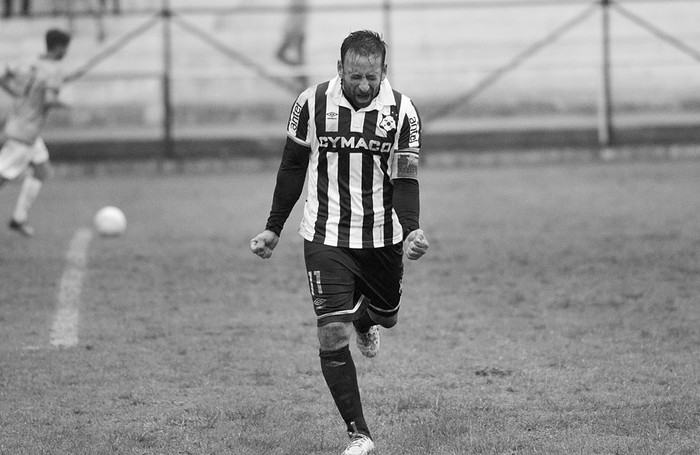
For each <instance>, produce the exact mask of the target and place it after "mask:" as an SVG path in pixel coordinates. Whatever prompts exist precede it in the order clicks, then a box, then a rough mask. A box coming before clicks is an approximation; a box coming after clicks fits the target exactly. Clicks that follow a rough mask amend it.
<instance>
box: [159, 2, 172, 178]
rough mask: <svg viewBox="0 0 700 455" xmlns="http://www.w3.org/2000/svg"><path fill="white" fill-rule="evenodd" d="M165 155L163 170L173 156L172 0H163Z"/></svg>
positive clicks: (161, 166)
mask: <svg viewBox="0 0 700 455" xmlns="http://www.w3.org/2000/svg"><path fill="white" fill-rule="evenodd" d="M161 14H162V16H163V75H162V84H163V86H162V89H163V100H162V101H163V156H162V158H161V160H160V162H161V165H160V168H161V170H162V168H163V165H162V162H163V160H164V159H171V158H173V135H172V117H173V109H172V99H171V93H170V82H171V72H172V47H173V46H172V34H171V16H172V11H171V9H170V0H163V10H162V13H161Z"/></svg>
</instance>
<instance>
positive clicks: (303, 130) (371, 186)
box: [287, 77, 421, 248]
mask: <svg viewBox="0 0 700 455" xmlns="http://www.w3.org/2000/svg"><path fill="white" fill-rule="evenodd" d="M287 135H288V136H289V137H290V138H291V139H292V140H294V141H296V142H297V143H299V144H301V145H304V146H307V147H309V148H310V149H311V152H310V153H311V155H310V159H309V166H308V170H307V199H306V204H305V206H304V216H303V219H302V222H301V226H300V227H299V233H300V234H301V236H302V237H304V238H305V239H306V240H309V241H313V242H318V243H323V244H326V245H330V246H338V247H347V248H379V247H383V246H388V245H393V244H396V243H399V242H400V241H401V240H402V238H403V234H402V228H401V224H400V223H399V219H398V217H397V215H396V213H395V211H394V209H393V204H392V194H393V193H392V189H393V184H392V179H394V178H417V169H418V157H419V154H420V147H421V122H420V118H419V116H418V112H417V110H416V108H415V106H414V105H413V102H412V101H411V100H410V98H408V97H407V96H405V95H402V94H401V93H399V92H397V91H395V90H393V89H392V88H391V85H390V84H389V82H388V81H387V80H386V79H385V80H384V81H383V82H382V83H381V87H380V90H379V94H378V95H377V97H376V98H375V99H374V100H373V101H372V103H371V104H370V105H369V106H367V107H365V108H362V109H360V110H358V111H356V110H355V109H354V108H353V107H352V106H351V105H350V103H349V102H348V101H347V99H346V98H345V97H344V96H343V94H342V88H341V80H340V78H339V77H336V78H334V79H332V80H330V81H327V82H324V83H322V84H319V85H316V86H313V87H310V88H308V89H307V90H306V91H304V92H303V93H302V94H301V95H299V97H298V98H297V100H296V102H295V103H294V106H293V108H292V111H291V113H290V116H289V122H288V125H287Z"/></svg>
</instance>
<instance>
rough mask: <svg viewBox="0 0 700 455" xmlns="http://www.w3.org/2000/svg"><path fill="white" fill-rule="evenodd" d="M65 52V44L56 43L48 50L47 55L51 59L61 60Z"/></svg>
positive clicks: (66, 47) (66, 50)
mask: <svg viewBox="0 0 700 455" xmlns="http://www.w3.org/2000/svg"><path fill="white" fill-rule="evenodd" d="M67 52H68V46H67V45H64V44H58V45H56V46H54V47H52V48H51V50H50V51H49V52H48V56H49V57H50V58H51V59H52V60H63V57H65V56H66V53H67Z"/></svg>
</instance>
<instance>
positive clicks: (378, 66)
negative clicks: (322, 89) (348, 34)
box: [338, 52, 386, 109]
mask: <svg viewBox="0 0 700 455" xmlns="http://www.w3.org/2000/svg"><path fill="white" fill-rule="evenodd" d="M338 75H339V76H340V79H341V80H342V82H343V93H344V94H345V97H346V98H347V99H348V101H350V103H351V104H352V105H353V106H354V107H355V108H356V109H362V108H363V107H367V106H369V104H370V103H371V102H372V100H373V99H374V97H376V96H377V95H378V94H379V85H380V84H381V83H382V81H383V80H384V77H385V76H386V64H385V63H383V62H382V56H381V55H371V56H369V57H363V56H361V55H357V54H355V53H353V52H348V53H347V54H346V55H345V61H343V62H340V61H338Z"/></svg>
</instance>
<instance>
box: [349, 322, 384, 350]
mask: <svg viewBox="0 0 700 455" xmlns="http://www.w3.org/2000/svg"><path fill="white" fill-rule="evenodd" d="M355 335H356V336H355V339H356V341H357V347H358V349H359V350H360V352H361V353H362V355H363V356H365V357H374V356H375V355H377V353H378V352H379V327H377V326H376V325H373V326H372V327H370V329H369V330H368V331H367V332H366V333H360V332H358V331H357V330H355Z"/></svg>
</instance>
